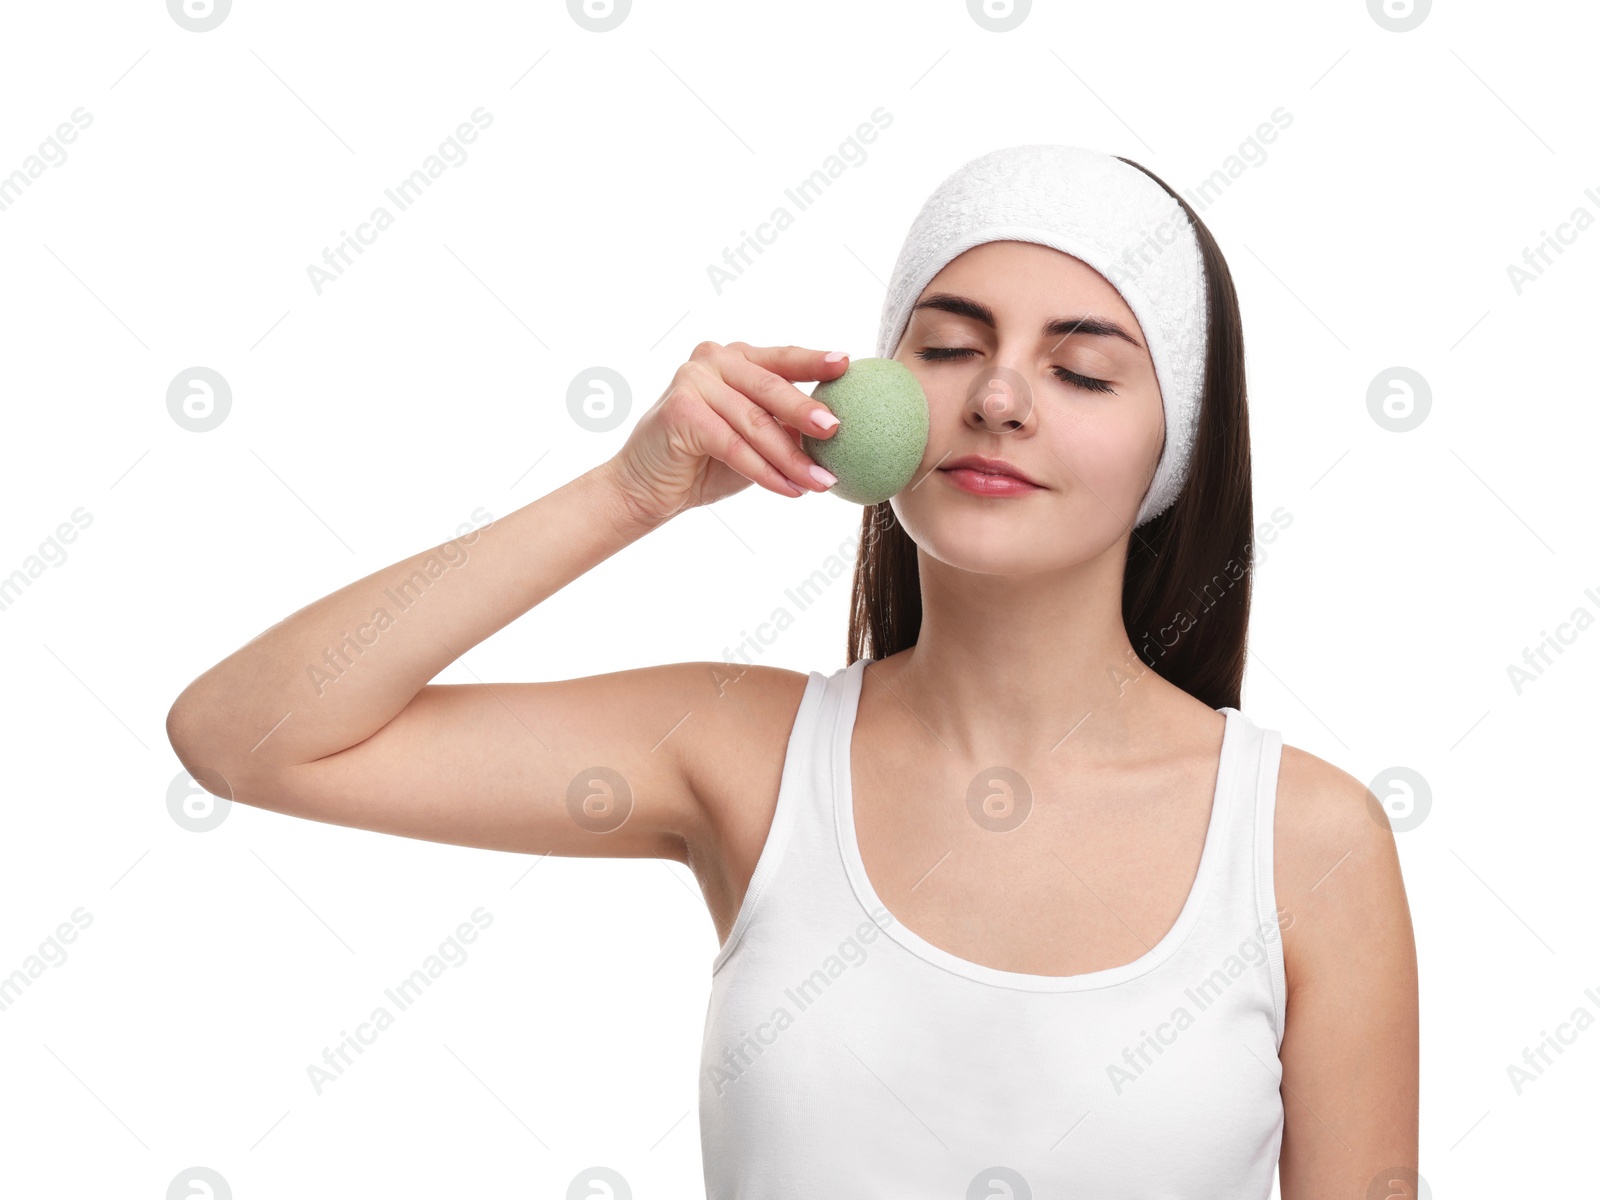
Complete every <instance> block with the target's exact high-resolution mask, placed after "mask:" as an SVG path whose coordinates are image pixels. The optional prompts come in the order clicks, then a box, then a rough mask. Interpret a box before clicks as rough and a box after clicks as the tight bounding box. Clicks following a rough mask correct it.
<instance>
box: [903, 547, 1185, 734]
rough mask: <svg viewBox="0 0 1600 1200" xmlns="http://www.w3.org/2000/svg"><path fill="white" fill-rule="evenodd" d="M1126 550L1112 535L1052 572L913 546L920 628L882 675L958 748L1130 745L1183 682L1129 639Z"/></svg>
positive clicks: (1150, 726)
mask: <svg viewBox="0 0 1600 1200" xmlns="http://www.w3.org/2000/svg"><path fill="white" fill-rule="evenodd" d="M1125 555H1126V545H1125V543H1122V542H1119V543H1117V544H1116V545H1113V546H1111V547H1109V548H1108V549H1107V551H1106V552H1105V553H1104V554H1102V555H1100V556H1099V557H1097V558H1095V559H1092V560H1090V561H1087V562H1082V563H1076V564H1074V565H1073V566H1072V567H1070V568H1064V569H1062V570H1060V571H1050V572H1040V573H1036V574H1031V575H984V574H978V573H975V572H971V571H962V570H959V569H957V568H954V567H951V566H950V565H949V564H947V563H943V562H940V561H939V560H937V559H934V558H932V557H930V556H929V555H928V554H926V553H924V552H921V551H919V552H918V556H917V559H918V569H919V572H920V576H921V581H922V626H921V631H920V632H919V634H918V637H917V644H916V645H915V646H914V647H912V648H911V649H910V650H908V651H906V652H905V654H904V655H901V656H897V657H898V658H900V659H902V660H903V661H902V662H900V663H898V664H897V665H895V666H894V667H893V669H892V672H891V673H890V674H888V675H886V676H885V680H886V682H887V683H888V685H889V686H891V687H893V688H894V690H895V692H896V693H897V694H898V695H899V697H900V699H901V700H903V701H904V702H905V703H907V704H908V705H910V706H911V707H912V709H913V711H914V712H915V714H916V715H917V717H919V718H920V719H921V720H922V721H923V722H925V723H926V724H927V725H928V726H929V728H930V729H932V730H937V731H938V737H939V738H940V739H941V740H942V741H944V742H946V743H947V744H948V745H949V747H950V749H952V750H954V751H956V752H958V753H962V754H973V753H976V754H979V755H980V756H981V754H982V753H985V752H987V753H1005V752H1012V753H1017V754H1049V755H1051V756H1052V757H1055V756H1068V757H1084V758H1086V759H1091V760H1092V759H1097V758H1106V757H1114V756H1116V755H1118V754H1119V753H1122V752H1126V751H1128V750H1129V749H1130V748H1131V747H1132V746H1133V745H1134V744H1136V743H1139V742H1142V741H1143V740H1144V739H1145V738H1147V737H1149V736H1150V735H1151V734H1152V732H1157V730H1155V727H1156V726H1158V725H1159V724H1160V723H1161V722H1162V720H1163V712H1168V713H1169V712H1170V711H1171V709H1170V705H1171V703H1172V701H1173V698H1174V694H1176V695H1178V696H1181V695H1182V693H1181V692H1179V689H1177V688H1175V687H1173V686H1172V685H1171V684H1169V683H1167V682H1166V681H1165V680H1163V679H1161V677H1160V676H1158V675H1157V674H1156V673H1155V672H1154V671H1153V670H1151V669H1150V668H1149V667H1147V666H1146V665H1145V663H1144V661H1143V660H1142V659H1141V658H1140V657H1139V655H1138V654H1137V653H1136V652H1135V649H1134V646H1133V644H1132V642H1130V641H1129V638H1128V634H1127V630H1126V629H1125V628H1124V626H1123V621H1122V577H1123V563H1124V561H1125Z"/></svg>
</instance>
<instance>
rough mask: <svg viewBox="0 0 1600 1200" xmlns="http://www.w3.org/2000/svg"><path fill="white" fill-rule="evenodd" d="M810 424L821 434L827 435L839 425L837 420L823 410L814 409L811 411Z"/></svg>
mask: <svg viewBox="0 0 1600 1200" xmlns="http://www.w3.org/2000/svg"><path fill="white" fill-rule="evenodd" d="M811 423H812V424H813V425H815V426H816V427H817V428H818V429H820V430H822V432H823V433H827V432H828V430H830V429H832V428H833V427H834V426H835V425H837V424H838V423H839V418H838V417H836V416H834V415H833V414H832V413H831V412H829V411H828V410H827V409H825V408H814V409H812V410H811Z"/></svg>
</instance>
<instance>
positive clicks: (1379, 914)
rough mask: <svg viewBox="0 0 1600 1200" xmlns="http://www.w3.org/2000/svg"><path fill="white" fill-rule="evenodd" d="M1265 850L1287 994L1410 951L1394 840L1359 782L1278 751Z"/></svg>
mask: <svg viewBox="0 0 1600 1200" xmlns="http://www.w3.org/2000/svg"><path fill="white" fill-rule="evenodd" d="M1273 842H1274V852H1273V873H1274V890H1275V891H1276V893H1277V904H1278V921H1279V925H1280V927H1281V928H1282V929H1283V931H1284V939H1283V944H1284V970H1285V974H1286V976H1287V981H1288V986H1289V990H1290V992H1291V993H1293V992H1294V991H1295V990H1296V989H1297V988H1298V987H1300V986H1303V985H1304V984H1306V983H1308V982H1312V981H1315V980H1316V979H1319V978H1323V977H1326V976H1328V975H1329V974H1330V973H1335V972H1337V973H1341V974H1342V973H1345V972H1348V971H1349V970H1350V969H1351V968H1352V967H1353V966H1354V965H1355V964H1356V963H1357V962H1358V961H1360V960H1363V959H1364V960H1365V961H1368V962H1369V963H1371V962H1374V960H1386V959H1387V958H1388V957H1389V956H1390V955H1392V954H1398V955H1399V956H1400V957H1402V958H1403V957H1405V955H1406V954H1407V953H1409V948H1410V946H1411V921H1410V913H1409V909H1408V907H1407V902H1406V895H1405V885H1404V882H1403V881H1402V879H1401V874H1400V859H1399V855H1398V852H1397V849H1396V846H1395V839H1394V833H1393V831H1392V829H1391V828H1390V825H1389V820H1388V817H1387V815H1386V814H1385V812H1384V810H1383V807H1382V805H1380V804H1379V802H1378V800H1377V797H1375V796H1374V795H1373V794H1372V792H1371V791H1370V790H1369V789H1368V788H1367V786H1366V785H1365V784H1364V783H1362V782H1361V781H1360V780H1359V779H1356V778H1355V777H1354V776H1352V775H1351V774H1349V773H1348V772H1346V771H1344V770H1342V769H1340V768H1339V767H1336V766H1334V765H1333V764H1332V763H1329V762H1327V761H1326V760H1324V759H1321V758H1318V757H1317V756H1316V755H1314V754H1311V753H1309V752H1307V751H1305V750H1302V749H1300V748H1299V747H1296V746H1289V745H1285V746H1284V747H1283V754H1282V758H1281V760H1280V762H1279V769H1278V788H1277V800H1276V815H1275V818H1274V822H1273Z"/></svg>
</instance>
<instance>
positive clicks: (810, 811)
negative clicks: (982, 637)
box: [711, 658, 870, 975]
mask: <svg viewBox="0 0 1600 1200" xmlns="http://www.w3.org/2000/svg"><path fill="white" fill-rule="evenodd" d="M869 661H870V660H868V659H864V658H863V659H857V660H856V662H855V663H853V664H852V665H850V666H848V667H840V668H839V669H838V670H836V671H834V672H833V673H832V674H830V675H824V674H823V673H822V672H820V671H811V672H810V673H809V674H808V675H807V676H806V686H805V690H804V692H802V693H801V696H800V704H799V707H798V708H797V709H796V710H795V715H794V724H793V726H792V727H791V729H790V731H789V741H788V744H787V746H786V748H785V750H784V757H783V772H782V775H781V776H780V777H779V784H778V796H777V803H776V806H775V808H774V809H773V813H772V823H771V825H770V826H769V827H768V830H767V837H766V841H765V843H764V844H763V845H762V847H761V853H760V855H759V856H758V857H757V859H756V866H755V870H754V872H752V874H751V876H750V883H749V886H748V887H747V888H746V889H745V895H744V900H743V902H742V903H741V904H740V906H739V913H738V915H737V916H736V917H735V918H734V923H733V928H732V929H730V930H729V931H728V938H727V940H726V941H725V942H724V943H723V944H722V948H721V949H720V950H719V951H718V952H717V954H716V956H715V957H714V958H713V959H712V961H711V973H712V975H715V974H716V973H717V972H718V971H719V970H721V968H722V965H723V963H725V962H726V961H727V960H728V959H729V958H730V957H731V956H732V955H733V952H734V950H735V949H736V948H737V947H738V946H739V944H740V942H741V941H743V940H745V934H746V932H747V930H748V929H749V927H750V925H751V922H752V921H753V920H754V919H755V916H756V913H757V911H758V910H760V909H763V908H764V907H770V906H771V902H770V901H769V902H768V903H767V904H766V905H763V897H765V896H766V894H767V893H768V892H769V891H771V890H772V884H773V881H774V879H775V877H776V876H777V875H778V872H779V868H780V867H785V866H786V868H787V871H788V873H789V875H791V876H792V877H794V878H795V879H796V880H797V886H798V887H799V888H800V889H801V891H802V892H805V893H807V894H808V895H810V896H814V895H816V890H817V889H819V888H823V887H825V886H826V885H827V883H828V881H829V880H830V879H831V878H832V877H833V876H835V875H836V876H837V879H838V887H839V888H841V889H842V885H843V874H842V870H841V869H840V868H839V865H838V862H839V852H838V846H837V843H836V841H835V839H834V825H833V821H834V811H833V771H834V750H835V744H836V741H837V739H838V729H839V718H840V710H841V708H842V706H843V704H844V701H845V698H846V695H847V693H848V690H849V685H850V684H851V683H852V682H853V673H856V672H859V671H861V670H862V669H863V668H864V667H865V665H866V663H867V662H869Z"/></svg>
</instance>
